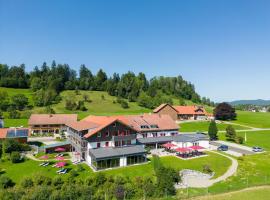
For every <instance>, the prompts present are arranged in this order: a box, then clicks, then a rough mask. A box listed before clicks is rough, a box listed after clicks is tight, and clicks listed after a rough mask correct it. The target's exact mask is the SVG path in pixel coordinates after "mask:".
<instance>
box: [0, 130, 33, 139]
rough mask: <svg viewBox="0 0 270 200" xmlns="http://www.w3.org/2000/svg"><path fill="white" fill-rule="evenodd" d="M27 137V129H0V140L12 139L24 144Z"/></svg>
mask: <svg viewBox="0 0 270 200" xmlns="http://www.w3.org/2000/svg"><path fill="white" fill-rule="evenodd" d="M28 136H29V129H28V128H0V140H5V139H14V140H17V141H19V142H21V143H26V142H27V139H28Z"/></svg>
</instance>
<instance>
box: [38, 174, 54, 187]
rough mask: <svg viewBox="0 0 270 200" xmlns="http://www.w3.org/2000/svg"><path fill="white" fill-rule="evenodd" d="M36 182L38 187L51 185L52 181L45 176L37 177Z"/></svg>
mask: <svg viewBox="0 0 270 200" xmlns="http://www.w3.org/2000/svg"><path fill="white" fill-rule="evenodd" d="M34 182H35V184H36V185H51V183H52V179H51V178H49V177H46V176H43V175H37V176H35V181H34Z"/></svg>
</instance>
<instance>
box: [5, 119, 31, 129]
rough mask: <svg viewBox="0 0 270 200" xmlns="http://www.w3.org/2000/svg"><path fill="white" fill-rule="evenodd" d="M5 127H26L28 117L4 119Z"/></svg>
mask: <svg viewBox="0 0 270 200" xmlns="http://www.w3.org/2000/svg"><path fill="white" fill-rule="evenodd" d="M4 126H5V127H20V126H23V127H28V119H4Z"/></svg>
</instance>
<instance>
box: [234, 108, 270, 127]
mask: <svg viewBox="0 0 270 200" xmlns="http://www.w3.org/2000/svg"><path fill="white" fill-rule="evenodd" d="M232 122H233V123H238V124H243V125H247V126H252V127H255V128H270V112H268V113H261V112H247V111H237V120H235V121H232Z"/></svg>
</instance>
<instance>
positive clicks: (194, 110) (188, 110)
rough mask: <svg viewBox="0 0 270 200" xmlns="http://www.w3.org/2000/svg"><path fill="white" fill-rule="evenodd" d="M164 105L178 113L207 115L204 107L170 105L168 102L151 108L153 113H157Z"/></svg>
mask: <svg viewBox="0 0 270 200" xmlns="http://www.w3.org/2000/svg"><path fill="white" fill-rule="evenodd" d="M165 106H170V107H171V108H173V109H174V110H175V111H176V112H177V113H178V114H187V115H196V114H197V115H199V114H202V115H208V113H207V112H206V111H205V109H204V108H203V107H202V106H196V105H193V106H171V105H170V104H161V105H160V106H158V107H157V108H155V109H154V110H153V112H154V113H158V112H159V111H160V110H162V109H163V108H164V107H165Z"/></svg>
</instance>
